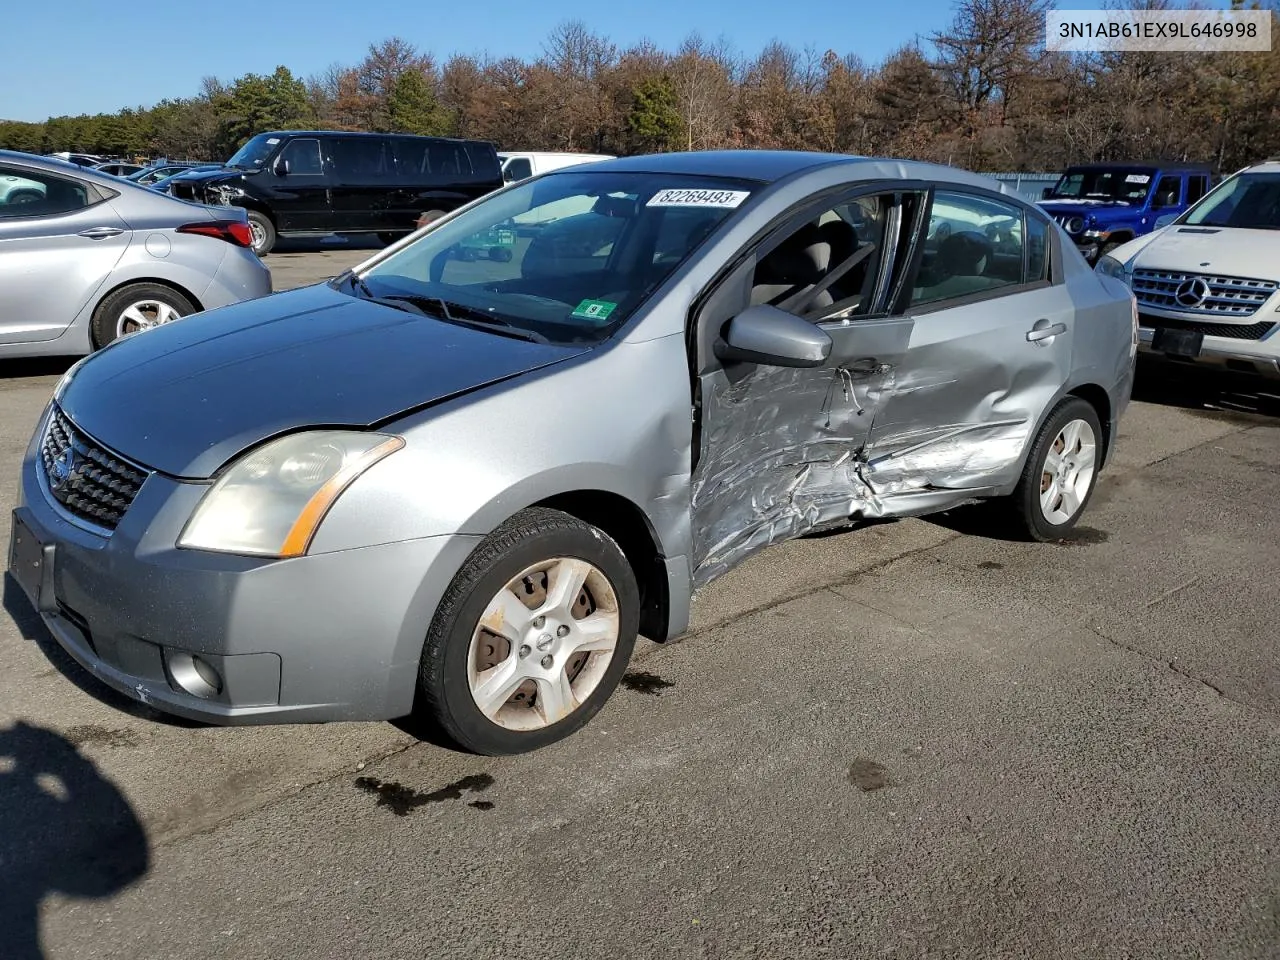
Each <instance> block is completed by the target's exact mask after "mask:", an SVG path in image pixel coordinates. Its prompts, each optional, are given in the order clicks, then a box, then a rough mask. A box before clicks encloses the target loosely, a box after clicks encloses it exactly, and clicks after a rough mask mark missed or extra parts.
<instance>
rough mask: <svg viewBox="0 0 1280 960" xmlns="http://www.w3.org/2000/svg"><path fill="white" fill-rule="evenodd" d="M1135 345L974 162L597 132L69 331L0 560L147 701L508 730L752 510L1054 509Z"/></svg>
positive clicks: (752, 523) (1059, 520)
mask: <svg viewBox="0 0 1280 960" xmlns="http://www.w3.org/2000/svg"><path fill="white" fill-rule="evenodd" d="M944 225H945V229H943V226H944ZM1136 343H1137V326H1136V312H1135V308H1134V305H1133V300H1132V297H1131V296H1130V294H1129V291H1128V289H1127V288H1126V287H1125V286H1124V285H1123V284H1122V283H1120V282H1119V281H1117V280H1115V279H1113V278H1110V277H1105V276H1099V275H1096V274H1094V273H1093V272H1092V271H1091V270H1089V268H1088V266H1087V265H1086V264H1085V262H1084V261H1083V260H1082V259H1081V257H1080V255H1079V254H1078V253H1077V252H1076V251H1075V250H1074V249H1073V248H1072V245H1071V244H1070V243H1068V242H1066V241H1065V239H1064V237H1063V236H1062V234H1061V231H1060V230H1059V229H1058V228H1056V227H1055V226H1054V225H1053V224H1051V223H1050V221H1049V220H1048V219H1047V218H1046V217H1045V216H1044V215H1043V214H1042V213H1041V212H1039V211H1038V210H1037V209H1036V208H1035V207H1033V206H1030V205H1028V204H1025V203H1022V202H1021V201H1019V200H1017V199H1015V198H1013V197H1010V196H1007V195H1003V194H1001V193H1000V192H998V190H997V189H996V185H995V184H994V183H993V182H992V181H989V180H987V179H984V178H982V177H978V176H975V175H971V174H967V173H963V172H960V171H957V170H953V169H950V168H946V167H939V166H931V165H925V164H918V163H905V162H896V161H892V162H891V161H880V160H868V159H857V158H845V157H834V156H829V155H819V154H789V153H768V152H727V153H704V154H698V153H688V154H673V155H664V156H649V157H637V158H630V159H622V160H611V161H604V162H601V163H597V164H591V165H589V166H584V167H579V168H573V169H568V170H563V171H558V172H554V173H551V174H548V175H545V176H541V177H537V178H534V179H531V180H527V181H524V182H522V183H520V184H516V185H513V186H510V187H508V188H506V189H504V190H502V191H499V192H497V193H495V194H492V195H490V196H489V197H487V198H484V199H481V200H479V201H476V202H474V203H472V204H470V205H469V206H467V207H464V208H462V209H461V210H459V211H457V212H455V213H453V214H450V215H449V216H448V217H446V218H444V219H442V220H439V221H437V222H436V223H434V224H432V225H431V226H429V227H426V228H424V229H423V230H421V231H419V232H418V233H417V234H415V235H414V236H412V237H410V238H407V239H406V240H404V241H401V242H400V243H398V244H396V245H394V246H392V247H390V248H388V249H387V250H385V251H383V252H381V253H380V254H378V255H376V256H375V257H373V258H372V259H371V260H369V261H368V262H367V263H365V264H363V265H361V266H360V267H358V268H356V269H354V270H352V271H350V272H348V273H346V274H344V275H342V276H340V277H337V278H335V279H334V280H332V281H330V282H328V283H324V284H319V285H316V286H313V287H309V288H305V289H302V290H297V291H292V292H289V293H283V294H278V295H276V296H273V297H270V298H267V299H263V300H258V301H252V302H249V303H245V304H241V305H238V306H232V307H227V308H224V309H220V310H214V311H210V312H208V313H205V314H201V315H198V316H194V317H191V318H187V319H184V320H182V321H181V322H178V323H174V324H171V325H168V326H165V327H162V328H159V329H157V330H155V331H152V332H151V333H149V334H148V335H147V336H145V337H127V338H124V339H123V340H120V341H119V342H117V343H115V344H112V345H111V346H109V347H108V348H106V349H105V350H103V351H101V352H100V353H99V354H97V355H95V356H93V357H91V358H89V359H88V360H87V361H85V362H82V363H81V364H78V365H77V366H76V367H75V368H73V369H72V370H71V371H70V372H69V373H68V374H67V375H66V377H65V378H64V380H63V382H62V383H61V384H59V386H58V389H57V391H56V395H55V398H54V400H53V402H52V403H51V404H50V406H49V408H48V410H47V411H46V412H45V415H44V416H43V417H42V419H41V422H40V425H39V428H38V430H37V432H36V435H35V436H34V437H33V439H32V442H31V445H30V448H29V450H28V451H27V455H26V458H25V461H24V464H23V474H22V494H21V503H20V505H19V507H18V508H17V510H16V511H15V513H14V518H13V519H14V536H13V541H12V548H11V556H10V570H11V572H12V573H13V575H14V577H15V578H16V579H17V581H18V583H19V584H21V585H22V587H23V588H24V590H25V591H26V593H27V594H28V596H29V597H30V598H31V600H32V602H33V603H34V604H35V606H36V608H37V609H38V610H39V611H40V613H41V615H42V616H43V618H44V621H45V623H46V624H47V625H48V627H49V629H50V631H51V632H52V633H53V635H54V636H55V637H56V638H57V640H58V641H59V642H60V643H61V644H62V646H63V647H65V648H66V650H67V651H69V652H70V654H71V655H72V656H74V657H75V658H76V659H77V660H78V661H79V662H80V663H81V664H83V665H84V666H86V667H87V668H88V669H89V670H90V671H92V672H93V673H94V674H95V675H96V676H98V677H99V678H100V679H101V680H103V681H105V682H106V683H108V684H110V685H111V686H113V687H115V688H116V689H118V690H121V691H124V692H125V693H126V694H128V695H130V696H132V697H134V698H136V699H140V700H142V701H145V702H146V703H149V704H152V705H153V706H155V707H156V708H158V709H161V710H165V711H170V712H172V713H176V714H180V715H183V716H187V717H192V718H196V719H199V720H206V721H212V722H217V723H267V722H284V721H327V720H353V719H375V718H395V717H401V716H404V715H409V714H417V715H418V716H420V717H422V718H425V719H427V720H429V721H432V722H434V723H435V724H438V725H439V727H440V728H442V729H443V730H444V731H445V732H446V733H447V734H448V735H449V736H451V737H452V738H453V739H454V740H455V741H456V742H457V743H458V744H460V745H461V746H463V747H465V748H468V749H471V750H475V751H479V752H484V753H511V752H518V751H524V750H529V749H532V748H536V747H539V746H542V745H544V744H548V743H551V742H553V741H555V740H557V739H559V738H561V737H563V736H565V735H567V734H569V733H570V732H572V731H573V730H575V729H577V728H579V727H581V726H582V725H583V724H584V723H586V722H587V721H588V720H589V719H590V717H591V716H592V715H593V714H595V713H596V711H598V710H599V709H600V707H601V705H602V704H603V703H604V701H605V700H606V699H607V698H608V696H609V695H610V693H611V692H612V691H613V689H614V688H615V686H616V685H617V683H618V681H619V678H620V677H621V675H622V673H623V671H624V670H625V668H626V665H627V661H628V658H629V657H630V655H631V651H632V646H633V644H634V642H635V639H636V636H637V633H643V634H644V635H645V636H648V637H652V638H653V639H655V640H664V639H667V638H671V637H675V636H677V635H679V634H680V633H682V632H683V631H684V630H685V629H686V628H687V626H688V623H689V607H690V599H691V597H692V595H693V594H694V591H695V590H696V589H697V588H699V587H701V586H702V585H704V584H706V583H708V582H709V581H711V580H713V579H714V578H715V577H717V576H719V575H721V574H723V573H725V572H726V571H727V570H729V569H731V568H732V567H734V566H735V565H737V564H739V563H741V562H742V561H743V560H745V559H746V558H747V557H749V556H751V555H752V554H753V553H755V552H756V551H758V550H761V549H762V548H764V547H766V546H768V545H769V544H772V543H776V542H778V541H781V540H785V539H787V538H791V537H797V536H800V535H803V534H806V533H809V532H812V531H815V530H820V529H823V528H829V527H833V526H839V525H843V524H848V523H850V522H851V521H855V522H856V521H858V520H864V519H869V518H880V517H900V516H910V515H919V514H925V513H930V512H934V511H940V510H945V509H947V508H950V507H953V506H955V505H957V504H960V503H962V502H966V501H971V500H976V499H983V498H1001V499H1002V500H1003V502H1004V503H1005V504H1006V505H1007V507H1008V512H1009V513H1010V515H1012V516H1013V517H1015V518H1017V519H1018V521H1019V522H1020V523H1021V525H1022V526H1023V528H1024V529H1025V530H1026V532H1027V534H1028V535H1029V536H1030V537H1032V538H1034V539H1039V540H1047V539H1051V538H1056V537H1061V536H1062V535H1064V534H1065V533H1066V532H1067V531H1069V530H1070V529H1071V527H1072V525H1074V524H1075V523H1076V521H1077V520H1078V519H1079V517H1080V515H1081V512H1082V511H1083V510H1084V509H1085V507H1086V505H1087V504H1088V502H1089V498H1090V495H1091V494H1092V492H1093V490H1094V486H1095V483H1096V479H1097V476H1098V471H1099V470H1101V469H1102V467H1103V466H1104V465H1105V464H1106V462H1107V460H1108V458H1109V457H1110V456H1111V454H1112V451H1113V448H1114V445H1115V440H1116V433H1117V424H1118V422H1119V419H1120V416H1121V414H1122V413H1123V411H1124V409H1125V406H1126V404H1127V403H1128V399H1129V393H1130V388H1131V384H1132V379H1133V362H1134V354H1135V350H1136ZM138 396H150V397H155V398H157V400H158V401H160V402H157V403H154V404H149V405H148V406H147V408H146V409H145V410H142V411H139V410H138V408H137V405H136V403H134V402H133V400H134V398H136V397H138ZM856 548H857V542H856V541H851V544H850V549H856Z"/></svg>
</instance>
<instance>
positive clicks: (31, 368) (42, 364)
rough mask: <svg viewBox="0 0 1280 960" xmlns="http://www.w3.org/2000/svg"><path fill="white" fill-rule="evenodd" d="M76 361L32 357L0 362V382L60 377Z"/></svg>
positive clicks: (71, 358)
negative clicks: (25, 378) (24, 378)
mask: <svg viewBox="0 0 1280 960" xmlns="http://www.w3.org/2000/svg"><path fill="white" fill-rule="evenodd" d="M78 359H79V358H78V357H32V358H30V359H23V360H0V380H20V379H22V378H23V377H60V376H62V375H63V374H64V373H66V372H67V370H68V369H69V368H70V366H71V365H72V364H73V363H75V362H76V360H78Z"/></svg>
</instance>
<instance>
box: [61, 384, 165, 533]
mask: <svg viewBox="0 0 1280 960" xmlns="http://www.w3.org/2000/svg"><path fill="white" fill-rule="evenodd" d="M40 460H41V469H43V470H44V477H45V482H46V484H47V485H48V488H49V492H50V493H51V494H52V495H53V498H54V499H55V500H57V501H58V503H59V504H61V505H62V507H63V509H65V510H66V511H67V512H68V513H70V514H71V515H72V516H74V517H79V518H80V519H81V520H87V521H88V522H90V523H92V524H94V525H95V526H98V527H101V528H103V529H104V530H108V531H110V530H114V529H115V528H116V526H117V524H119V523H120V519H121V518H122V517H123V516H124V513H125V511H126V510H128V509H129V505H130V504H131V503H133V499H134V497H136V496H137V495H138V490H139V489H140V488H141V487H142V481H144V480H145V479H146V478H147V474H146V471H145V470H143V469H141V468H140V467H137V466H134V465H133V464H131V463H128V462H126V461H125V460H124V459H123V458H121V457H120V456H119V455H117V454H115V453H112V452H111V451H110V450H108V449H107V448H106V447H104V446H102V445H101V444H99V443H98V442H96V441H95V440H93V439H92V438H90V437H88V436H87V435H85V434H84V433H82V432H81V431H80V430H78V429H77V428H76V427H75V426H74V425H73V424H72V423H71V421H70V420H69V419H68V418H67V416H66V414H64V413H63V412H62V410H61V409H59V408H58V407H57V406H54V408H53V413H52V414H51V415H50V417H49V426H48V428H47V429H46V430H45V435H44V442H43V443H42V444H41V445H40Z"/></svg>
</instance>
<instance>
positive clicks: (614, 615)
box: [415, 507, 640, 756]
mask: <svg viewBox="0 0 1280 960" xmlns="http://www.w3.org/2000/svg"><path fill="white" fill-rule="evenodd" d="M583 561H585V563H583ZM540 565H542V566H543V567H544V568H545V567H550V569H539V566H540ZM561 570H565V571H567V572H568V573H569V574H570V575H572V574H573V572H574V571H575V570H577V571H584V570H585V571H586V573H585V579H584V580H583V581H582V582H583V588H582V589H581V590H580V591H579V592H576V593H574V594H573V597H574V599H573V600H570V601H568V602H567V603H566V604H565V605H562V606H559V607H556V608H551V607H546V606H545V605H546V604H549V603H551V602H554V599H555V596H554V592H555V585H556V582H557V580H558V578H559V576H561V575H562V574H561V573H560V571H561ZM576 582H577V578H575V579H574V580H571V581H569V583H571V584H572V583H576ZM570 589H571V590H572V588H570ZM516 590H519V591H521V593H519V594H518V593H516V592H515V591H516ZM610 591H612V593H610ZM504 596H505V598H506V602H507V606H506V607H505V609H506V610H507V611H508V612H509V613H510V616H507V615H505V614H503V613H502V612H501V610H502V608H501V607H499V606H498V604H499V603H500V600H501V599H502V598H503V597H504ZM539 608H543V609H546V610H547V614H546V615H545V616H543V617H542V619H541V621H539V620H538V619H536V618H535V617H534V614H535V613H536V611H537V610H538V609H539ZM639 610H640V594H639V588H638V587H637V585H636V579H635V574H634V573H633V571H632V569H631V566H630V564H629V563H628V562H627V559H626V557H625V556H624V555H623V553H622V550H621V549H620V548H619V547H618V545H617V544H616V543H615V542H614V541H613V539H612V538H610V537H609V536H607V535H606V534H605V533H604V532H603V531H601V530H599V529H597V528H595V527H592V526H591V525H589V524H587V523H584V522H583V521H581V520H579V519H577V518H576V517H572V516H570V515H569V514H566V513H561V512H560V511H557V510H548V509H545V508H540V507H538V508H532V509H529V510H525V511H523V512H522V513H519V514H517V515H516V516H514V517H512V518H511V519H510V520H508V521H507V522H506V523H504V524H502V526H500V527H498V529H497V530H495V531H494V532H493V533H491V534H490V535H489V536H488V537H486V538H485V539H484V540H483V541H481V543H480V545H479V546H478V547H476V549H475V551H474V552H473V553H472V554H471V556H470V557H469V558H468V559H467V561H466V563H465V564H464V565H463V567H462V569H461V570H460V571H459V572H458V575H457V576H456V577H455V578H454V580H453V583H451V584H450V585H449V588H448V590H447V591H446V592H445V595H444V598H443V599H442V600H441V602H440V605H439V607H438V608H437V610H436V615H435V618H434V619H433V621H432V623H431V627H430V630H429V631H428V633H427V638H426V642H425V644H424V646H423V651H422V660H421V663H420V665H419V671H418V691H417V702H416V704H415V714H417V718H416V719H420V720H425V721H427V722H428V723H430V724H432V725H433V726H435V727H436V728H438V729H439V730H440V731H441V732H443V733H444V734H445V735H446V736H447V737H448V739H449V740H451V741H452V742H453V743H454V744H455V745H457V746H459V747H461V748H463V749H465V750H469V751H472V752H474V753H479V754H486V755H490V756H499V755H504V754H515V753H524V752H527V751H529V750H536V749H538V748H540V747H545V746H547V745H548V744H551V743H555V742H556V741H557V740H561V739H563V738H565V737H567V736H569V735H570V734H571V733H573V732H575V731H576V730H578V729H580V728H581V727H582V726H583V725H585V724H586V723H587V722H588V721H589V720H590V719H591V718H592V717H593V716H595V714H596V713H597V712H598V711H599V710H600V708H601V707H602V706H603V705H604V702H605V701H606V700H607V699H608V698H609V696H610V694H612V693H613V691H614V689H615V688H616V687H617V685H618V681H619V680H620V679H621V678H622V674H623V671H625V670H626V668H627V663H628V662H629V661H630V659H631V651H632V649H633V648H634V646H635V640H636V631H637V630H638V628H639ZM495 611H496V612H495ZM557 611H558V612H559V615H558V616H557ZM575 611H579V612H580V613H581V617H580V616H579V612H575ZM486 612H488V613H489V614H490V615H489V616H487V617H486ZM495 616H496V617H497V620H496V621H495V620H494V617H495ZM526 617H527V619H526ZM482 618H485V619H486V620H487V622H489V623H490V624H491V625H494V630H492V631H491V630H487V629H485V628H484V627H482V626H481V620H482ZM570 623H572V624H573V626H572V627H571V626H569V624H570ZM588 623H589V624H591V625H592V627H591V628H584V627H583V626H582V625H583V624H588ZM497 624H501V630H502V631H504V632H505V633H506V634H508V635H509V636H512V637H514V638H515V642H512V640H508V639H506V638H505V637H504V636H502V635H501V634H500V633H499V632H497V631H498V629H499V628H498V626H497ZM552 624H554V625H556V627H557V629H556V630H555V631H552V629H551V625H552ZM611 626H612V628H613V629H612V634H611V635H612V636H613V637H615V638H616V642H614V643H613V646H612V652H611V653H609V652H608V651H607V650H605V649H603V647H601V649H599V650H597V651H595V652H582V651H576V646H575V644H576V643H581V642H583V638H585V637H586V636H588V635H589V634H588V633H586V632H583V631H584V629H594V631H595V633H594V635H596V636H597V637H598V640H597V642H598V643H601V644H603V643H605V642H608V640H609V636H608V635H609V634H610V628H611ZM542 631H545V632H542ZM562 631H563V632H562ZM562 637H563V640H562V639H561V638H562ZM521 640H523V641H524V642H520V641H521ZM575 651H576V652H575ZM544 668H545V669H544ZM494 671H502V672H501V673H495V672H494ZM534 674H536V675H537V678H536V679H535V678H534V677H533V676H532V675H534ZM486 683H488V685H489V687H490V689H491V691H492V696H490V697H489V698H488V701H489V712H488V713H486V712H485V711H482V709H481V707H480V705H479V704H480V701H481V700H482V699H483V692H484V686H485V684H486ZM566 690H567V692H568V693H571V694H572V695H573V697H571V698H567V699H565V700H564V703H565V705H566V708H567V709H566V710H557V709H555V703H556V702H557V701H556V700H555V698H553V697H552V696H551V695H552V694H554V693H556V692H557V691H559V692H560V696H564V695H565V691H566ZM474 691H479V692H474ZM544 693H545V695H544ZM571 704H576V706H570V705H571ZM557 718H558V719H557Z"/></svg>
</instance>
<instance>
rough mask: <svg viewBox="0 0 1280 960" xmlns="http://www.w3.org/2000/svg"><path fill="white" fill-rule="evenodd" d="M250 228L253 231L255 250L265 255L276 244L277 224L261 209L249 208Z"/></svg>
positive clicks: (253, 247) (259, 254) (262, 255)
mask: <svg viewBox="0 0 1280 960" xmlns="http://www.w3.org/2000/svg"><path fill="white" fill-rule="evenodd" d="M248 214H249V228H250V229H251V230H252V231H253V246H252V249H253V252H254V253H256V254H257V255H258V256H260V257H265V256H266V255H267V254H268V253H270V252H271V251H272V250H273V249H275V245H276V225H275V224H274V223H272V222H271V218H270V217H268V216H267V215H266V214H265V213H263V212H262V211H260V210H249V211H248Z"/></svg>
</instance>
